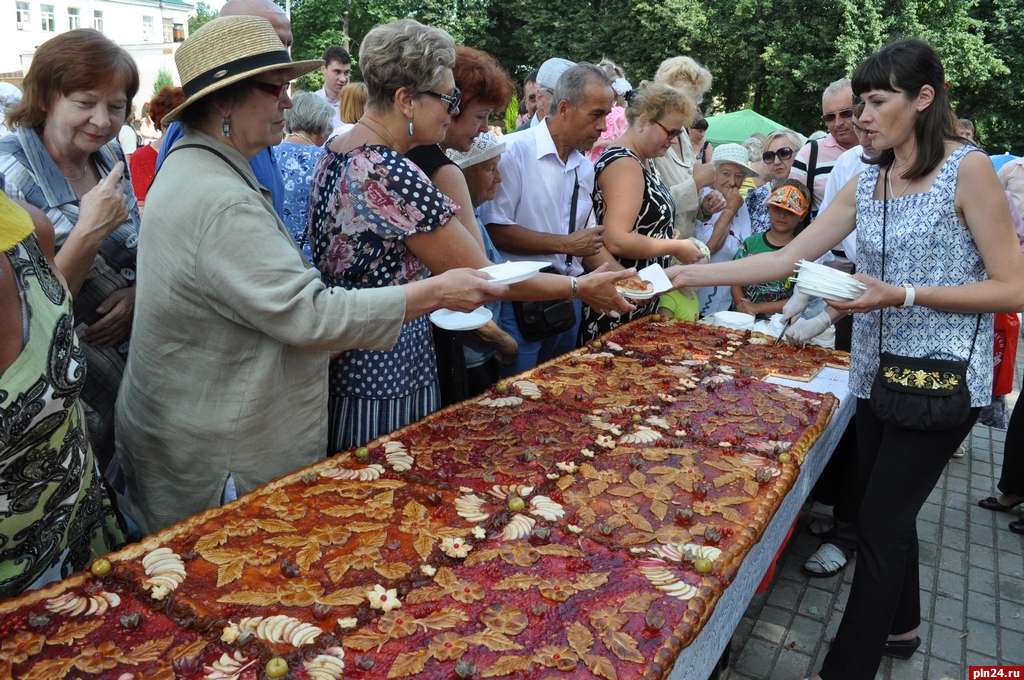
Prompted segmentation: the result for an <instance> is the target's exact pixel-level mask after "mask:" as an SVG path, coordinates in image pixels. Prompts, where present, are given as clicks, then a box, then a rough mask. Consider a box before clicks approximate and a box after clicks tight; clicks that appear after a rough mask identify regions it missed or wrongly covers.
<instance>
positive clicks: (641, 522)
mask: <svg viewBox="0 0 1024 680" xmlns="http://www.w3.org/2000/svg"><path fill="white" fill-rule="evenodd" d="M626 521H627V522H629V524H630V526H632V527H633V528H634V529H638V530H640V531H646V532H648V533H654V527H652V526H651V523H650V522H648V521H647V518H646V517H644V516H643V515H638V514H635V513H630V514H628V515H626Z"/></svg>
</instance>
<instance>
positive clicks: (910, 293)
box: [900, 283, 917, 307]
mask: <svg viewBox="0 0 1024 680" xmlns="http://www.w3.org/2000/svg"><path fill="white" fill-rule="evenodd" d="M903 287H904V288H905V289H906V291H907V293H906V297H904V298H903V304H902V305H900V307H913V306H914V298H915V297H916V296H917V291H915V290H914V287H913V286H911V285H910V284H909V283H904V284H903Z"/></svg>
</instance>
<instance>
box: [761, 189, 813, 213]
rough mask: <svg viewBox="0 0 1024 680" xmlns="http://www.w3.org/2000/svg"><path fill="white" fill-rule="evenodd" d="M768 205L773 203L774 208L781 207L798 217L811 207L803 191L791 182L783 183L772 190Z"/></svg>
mask: <svg viewBox="0 0 1024 680" xmlns="http://www.w3.org/2000/svg"><path fill="white" fill-rule="evenodd" d="M768 205H774V206H775V207H776V208H782V209H783V210H785V211H787V212H791V213H793V214H794V215H799V216H800V217H803V216H804V215H806V214H807V210H808V209H809V208H810V207H811V204H810V202H809V201H808V200H807V197H806V196H804V194H803V192H802V191H800V190H799V189H797V188H796V187H795V186H793V185H792V184H783V185H782V186H780V187H779V188H778V189H776V190H775V191H773V192H772V195H771V196H770V197H769V198H768Z"/></svg>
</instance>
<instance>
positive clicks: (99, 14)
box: [92, 9, 103, 33]
mask: <svg viewBox="0 0 1024 680" xmlns="http://www.w3.org/2000/svg"><path fill="white" fill-rule="evenodd" d="M92 27H93V28H95V29H96V30H97V31H99V32H100V33H102V32H103V11H102V10H98V9H97V10H93V13H92Z"/></svg>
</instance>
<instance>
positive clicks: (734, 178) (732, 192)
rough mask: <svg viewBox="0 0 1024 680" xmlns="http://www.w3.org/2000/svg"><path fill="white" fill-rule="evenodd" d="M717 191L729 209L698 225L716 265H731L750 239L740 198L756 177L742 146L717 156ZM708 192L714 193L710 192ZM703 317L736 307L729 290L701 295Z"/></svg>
mask: <svg viewBox="0 0 1024 680" xmlns="http://www.w3.org/2000/svg"><path fill="white" fill-rule="evenodd" d="M713 167H714V168H715V185H714V188H715V190H717V191H719V192H721V194H722V195H723V196H724V197H725V202H726V203H725V207H724V208H722V209H721V210H719V211H718V212H716V213H714V214H713V215H711V216H710V217H709V218H707V219H706V220H698V222H697V238H698V239H700V240H701V241H703V242H704V243H705V244H707V247H708V250H710V251H711V261H712V262H728V261H730V260H732V259H733V257H734V256H735V255H736V251H737V250H739V248H740V246H741V245H742V244H743V241H744V240H745V239H746V238H747V237H748V236H750V234H751V231H750V213H748V212H747V206H746V205H745V204H744V203H743V199H742V198H741V197H740V186H742V185H743V180H744V179H745V178H747V177H749V176H750V175H752V174H753V173H754V171H753V170H752V169H751V167H750V161H749V160H748V155H747V149H746V147H744V146H743V145H742V144H722V145H721V146H719V147H718V150H717V151H716V153H715V160H714V163H713ZM705 191H710V189H706V190H705ZM697 297H698V299H699V301H700V316H708V315H710V314H714V313H715V312H722V311H725V310H727V309H729V307H730V306H731V305H732V291H731V290H730V288H729V287H728V286H709V287H705V288H701V289H700V290H699V291H697Z"/></svg>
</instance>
